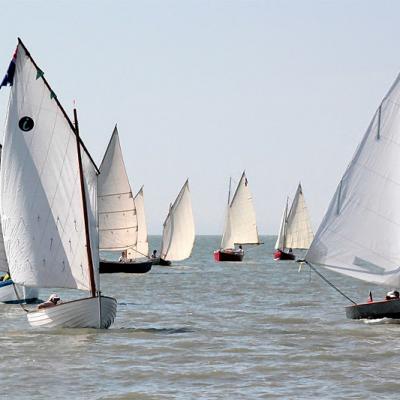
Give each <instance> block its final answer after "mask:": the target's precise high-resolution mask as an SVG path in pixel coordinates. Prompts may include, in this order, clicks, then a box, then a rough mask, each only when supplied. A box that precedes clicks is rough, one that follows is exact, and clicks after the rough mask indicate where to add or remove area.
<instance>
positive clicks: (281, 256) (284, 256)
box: [274, 250, 296, 261]
mask: <svg viewBox="0 0 400 400" xmlns="http://www.w3.org/2000/svg"><path fill="white" fill-rule="evenodd" d="M295 258H296V256H295V255H294V254H293V253H285V252H284V251H282V250H279V251H276V252H275V254H274V260H275V261H278V260H294V259H295Z"/></svg>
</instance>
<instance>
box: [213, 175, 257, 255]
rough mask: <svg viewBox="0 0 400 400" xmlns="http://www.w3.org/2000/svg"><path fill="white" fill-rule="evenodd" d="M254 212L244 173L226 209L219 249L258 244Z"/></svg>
mask: <svg viewBox="0 0 400 400" xmlns="http://www.w3.org/2000/svg"><path fill="white" fill-rule="evenodd" d="M259 242H260V241H259V238H258V232H257V223H256V212H255V210H254V206H253V199H252V196H251V193H250V188H249V185H248V181H247V178H246V175H245V173H244V172H243V174H242V177H241V178H240V181H239V184H238V186H237V188H236V191H235V194H234V195H233V198H232V201H231V204H230V206H229V208H228V212H227V217H226V224H225V230H224V234H223V239H222V243H221V247H222V248H223V249H224V248H233V247H234V244H259Z"/></svg>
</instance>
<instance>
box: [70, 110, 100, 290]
mask: <svg viewBox="0 0 400 400" xmlns="http://www.w3.org/2000/svg"><path fill="white" fill-rule="evenodd" d="M74 122H75V129H74V130H75V135H76V148H77V153H78V165H79V177H80V182H81V193H82V206H83V217H84V220H85V236H86V251H87V258H88V263H89V265H88V267H89V276H90V292H91V294H92V297H96V281H95V279H94V269H93V258H92V246H91V243H90V232H89V221H88V210H87V203H86V191H85V182H84V176H83V168H82V156H81V146H80V145H81V141H80V138H79V125H78V116H77V113H76V108H74Z"/></svg>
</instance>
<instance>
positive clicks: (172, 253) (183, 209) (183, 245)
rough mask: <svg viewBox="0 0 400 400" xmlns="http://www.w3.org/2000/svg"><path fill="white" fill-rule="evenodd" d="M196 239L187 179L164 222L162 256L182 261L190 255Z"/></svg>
mask: <svg viewBox="0 0 400 400" xmlns="http://www.w3.org/2000/svg"><path fill="white" fill-rule="evenodd" d="M194 239H195V232H194V219H193V211H192V201H191V198H190V191H189V181H188V180H187V181H186V182H185V184H184V185H183V187H182V189H181V191H180V192H179V194H178V197H177V198H176V200H175V202H174V204H172V205H171V206H170V209H169V213H168V215H167V218H166V219H165V222H164V229H163V237H162V244H161V258H162V259H163V260H168V261H180V260H184V259H186V258H188V257H190V254H191V253H192V249H193V244H194Z"/></svg>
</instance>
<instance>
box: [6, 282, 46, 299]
mask: <svg viewBox="0 0 400 400" xmlns="http://www.w3.org/2000/svg"><path fill="white" fill-rule="evenodd" d="M15 292H17V293H15ZM38 297H39V290H38V289H37V288H28V287H25V286H20V285H13V284H12V283H11V284H9V285H5V286H0V302H1V303H32V302H34V301H35V300H37V299H38Z"/></svg>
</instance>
